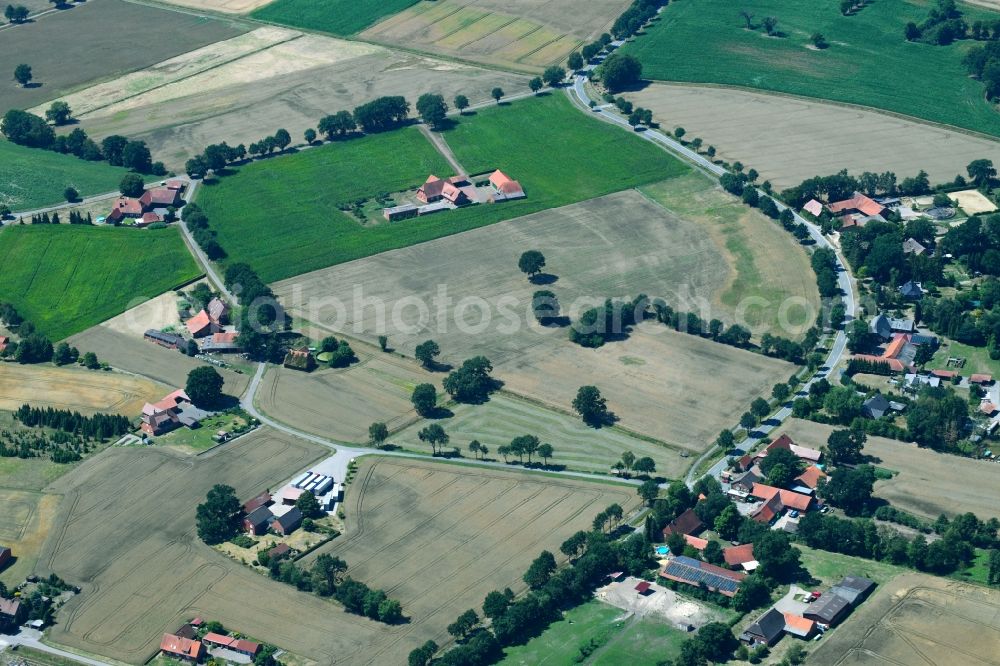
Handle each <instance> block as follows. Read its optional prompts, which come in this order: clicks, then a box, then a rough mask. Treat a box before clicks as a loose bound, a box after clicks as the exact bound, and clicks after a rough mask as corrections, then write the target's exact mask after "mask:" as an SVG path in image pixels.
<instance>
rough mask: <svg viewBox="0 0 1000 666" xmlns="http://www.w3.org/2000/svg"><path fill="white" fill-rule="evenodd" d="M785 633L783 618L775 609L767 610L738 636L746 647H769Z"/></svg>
mask: <svg viewBox="0 0 1000 666" xmlns="http://www.w3.org/2000/svg"><path fill="white" fill-rule="evenodd" d="M784 633H785V616H784V614H783V613H782V612H781V611H779V610H778V609H776V608H769V609H768V610H767V612H766V613H764V614H763V615H761V616H760V617H758V618H757V619H756V620H755V621H754V622H753V623H752V624H750V625H749V626H747V628H746V629H744V630H743V633H742V634H740V640H741V641H743V642H744V643H746V644H747V645H766V646H768V647H771V646H772V645H774V644H775V643H777V642H778V641H779V640H780V639H781V637H782V635H783V634H784Z"/></svg>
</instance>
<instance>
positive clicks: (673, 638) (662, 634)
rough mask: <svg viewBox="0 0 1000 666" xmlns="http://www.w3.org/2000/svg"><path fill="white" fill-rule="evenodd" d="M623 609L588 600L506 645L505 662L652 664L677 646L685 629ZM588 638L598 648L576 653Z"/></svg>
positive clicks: (518, 665)
mask: <svg viewBox="0 0 1000 666" xmlns="http://www.w3.org/2000/svg"><path fill="white" fill-rule="evenodd" d="M624 615H626V613H625V611H623V610H620V609H618V608H615V607H614V606H610V605H608V604H604V603H601V602H600V601H589V602H587V603H585V604H583V605H582V606H578V607H576V608H573V609H571V610H569V611H566V612H565V613H563V619H561V620H559V621H558V622H553V623H552V624H551V625H549V627H548V628H547V629H546V630H545V631H544V632H543V633H542V634H541V635H540V636H537V637H536V638H533V639H532V640H530V641H528V642H527V643H526V644H524V645H518V646H516V647H512V648H507V649H506V650H505V651H504V652H505V658H504V660H503V661H501V662H500V663H501V664H503V665H504V666H529V665H530V666H534V665H535V664H544V665H545V666H572V665H573V664H581V663H582V664H605V665H607V666H613V665H617V664H631V665H632V666H647V665H648V666H652V665H653V664H656V663H660V662H662V661H664V660H666V659H671V658H673V657H674V656H675V655H677V654H678V652H679V651H680V644H681V643H683V642H684V640H685V639H686V638H688V634H686V633H685V632H683V631H681V630H680V629H676V628H674V627H671V626H670V625H668V624H666V623H665V622H660V621H658V620H655V619H650V618H636V617H631V618H629V619H621V620H619V619H618V618H622V617H623V616H624ZM591 639H593V640H594V641H595V642H596V643H598V644H600V647H598V648H597V649H595V650H594V651H593V652H592V653H591V654H590V656H589V657H588V658H581V655H580V650H579V648H580V646H581V645H585V644H586V643H588V641H590V640H591Z"/></svg>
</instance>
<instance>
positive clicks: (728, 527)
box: [713, 502, 743, 541]
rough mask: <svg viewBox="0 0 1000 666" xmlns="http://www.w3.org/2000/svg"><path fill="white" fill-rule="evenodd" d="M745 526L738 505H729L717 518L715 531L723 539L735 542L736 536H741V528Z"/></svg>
mask: <svg viewBox="0 0 1000 666" xmlns="http://www.w3.org/2000/svg"><path fill="white" fill-rule="evenodd" d="M742 525H743V517H742V516H741V515H740V512H739V511H738V510H737V509H736V505H735V504H733V503H731V502H730V503H729V504H727V505H726V507H725V508H724V509H723V510H722V512H721V513H720V514H719V515H718V516H716V517H715V524H714V525H713V527H715V531H716V532H718V533H719V536H721V537H722V538H723V539H726V540H730V541H731V540H733V539H735V538H736V535H737V534H739V531H740V526H742Z"/></svg>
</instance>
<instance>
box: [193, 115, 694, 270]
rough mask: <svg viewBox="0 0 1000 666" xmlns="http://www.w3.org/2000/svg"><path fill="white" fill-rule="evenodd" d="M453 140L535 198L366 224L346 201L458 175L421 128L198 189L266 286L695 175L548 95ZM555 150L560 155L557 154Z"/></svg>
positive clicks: (234, 257) (229, 246) (459, 151)
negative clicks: (345, 210)
mask: <svg viewBox="0 0 1000 666" xmlns="http://www.w3.org/2000/svg"><path fill="white" fill-rule="evenodd" d="M445 137H446V139H447V141H448V143H449V144H450V145H451V147H452V148H453V150H454V152H455V154H456V155H457V157H458V159H459V160H460V161H461V162H462V163H463V166H464V167H465V168H466V169H468V170H469V171H470V172H471V173H479V172H482V171H486V170H487V169H490V168H497V167H503V169H504V171H506V172H507V173H508V175H510V176H511V177H512V178H516V179H518V180H520V181H521V184H522V185H523V186H524V188H525V191H526V192H527V195H528V196H527V198H526V199H524V200H521V201H514V202H508V203H504V204H497V205H490V204H481V205H478V206H470V207H468V208H465V209H463V210H459V211H448V212H443V213H438V214H436V215H428V216H426V217H421V218H419V219H411V220H405V221H402V222H397V223H394V224H387V223H384V222H383V221H382V220H381V218H379V219H378V220H371V219H370V220H369V221H368V223H367V224H365V225H362V224H360V223H359V222H358V221H357V220H356V219H355V218H354V217H352V216H349V215H346V214H344V213H341V212H340V211H338V210H337V206H338V205H339V204H343V203H346V202H353V201H355V200H357V199H359V198H363V197H370V198H373V197H374V196H375V195H376V194H378V193H379V192H389V193H391V192H398V191H402V190H405V189H408V188H412V187H415V186H417V185H419V184H420V183H422V182H423V181H424V180H425V179H426V178H427V176H428V174H431V173H434V174H437V175H439V176H445V175H450V174H451V169H450V168H449V167H448V165H447V163H446V162H445V160H444V158H443V157H441V155H440V154H439V153H437V152H436V151H435V149H434V148H433V146H431V144H430V143H429V142H428V141H427V140H426V139H425V138H424V137H423V136H422V135H421V134H420V133H419V132H418V131H417V130H416V129H414V128H407V129H403V130H400V131H395V132H388V133H385V134H377V135H372V136H366V137H364V138H361V139H355V140H352V141H347V142H344V143H336V144H331V145H327V146H324V147H322V148H315V149H311V150H306V151H303V152H301V153H298V154H295V155H289V156H285V157H279V158H275V159H272V160H265V161H261V162H256V163H254V164H250V165H248V166H245V167H242V168H240V169H239V171H240V173H238V174H234V175H231V176H227V177H225V178H223V179H221V181H219V182H218V183H217V184H214V185H209V186H205V187H202V188H200V189H199V192H198V203H199V204H201V205H202V206H203V208H204V209H205V212H206V214H207V215H208V217H209V220H210V221H211V224H212V228H213V229H215V230H216V231H217V232H218V239H219V242H220V244H221V245H222V247H223V248H225V250H226V252H227V253H228V255H229V258H228V261H231V262H234V261H246V262H248V263H250V264H251V265H252V266H253V267H254V269H255V270H256V271H257V272H258V273H259V274H260V276H261V277H262V278H263V279H264V280H265V281H267V282H273V281H276V280H280V279H283V278H287V277H291V276H294V275H299V274H302V273H306V272H309V271H312V270H316V269H319V268H324V267H326V266H333V265H335V264H340V263H343V262H346V261H351V260H353V259H360V258H362V257H367V256H371V255H373V254H378V253H380V252H385V251H387V250H392V249H396V248H401V247H407V246H410V245H415V244H417V243H421V242H424V241H428V240H432V239H434V238H440V237H442V236H448V235H450V234H454V233H457V232H460V231H466V230H468V229H473V228H476V227H482V226H485V225H488V224H493V223H495V222H499V221H501V220H506V219H510V218H514V217H520V216H522V215H527V214H528V213H534V212H537V211H539V210H544V209H547V208H553V207H556V206H563V205H566V204H570V203H574V202H576V201H582V200H584V199H591V198H594V197H599V196H602V195H604V194H609V193H611V192H615V191H618V190H623V189H627V188H630V187H634V186H637V185H643V184H646V183H651V182H655V181H659V180H663V179H665V178H669V177H671V176H675V175H678V174H680V173H684V172H686V171H687V167H685V166H684V165H683V164H682V163H680V162H678V161H677V160H675V159H673V158H672V157H670V156H669V155H667V153H666V152H664V151H662V150H660V149H659V148H657V147H656V146H654V145H652V144H651V143H649V142H647V141H643V140H641V139H639V138H637V137H633V136H631V135H629V134H628V133H626V132H623V131H621V130H620V129H616V128H614V127H611V126H610V125H607V124H604V123H602V122H600V121H598V120H594V119H591V118H588V117H587V116H586V115H584V114H582V113H580V112H579V111H577V110H575V109H574V108H573V107H572V106H571V104H570V102H569V101H568V100H567V99H566V98H565V97H564V96H563V95H549V96H546V97H540V98H537V99H531V100H524V101H520V102H517V103H516V104H512V105H504V106H499V107H496V108H491V109H488V110H486V111H480V112H479V113H478V114H477V115H474V116H471V115H470V116H466V117H464V118H462V119H461V120H460V121H459V123H458V124H457V126H456V127H455V128H454V129H452V130H450V131H448V132H446V133H445ZM555 146H558V150H556V149H553V147H555Z"/></svg>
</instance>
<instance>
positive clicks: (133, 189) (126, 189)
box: [118, 173, 146, 197]
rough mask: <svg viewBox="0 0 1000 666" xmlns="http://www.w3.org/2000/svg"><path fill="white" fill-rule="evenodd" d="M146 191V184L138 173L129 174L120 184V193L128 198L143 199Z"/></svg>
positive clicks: (123, 177)
mask: <svg viewBox="0 0 1000 666" xmlns="http://www.w3.org/2000/svg"><path fill="white" fill-rule="evenodd" d="M145 189H146V182H145V181H144V180H143V179H142V176H140V175H139V174H137V173H127V174H125V175H124V176H122V179H121V181H120V182H119V183H118V191H119V192H121V193H122V194H123V195H124V196H126V197H141V196H142V193H143V192H144V191H145Z"/></svg>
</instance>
